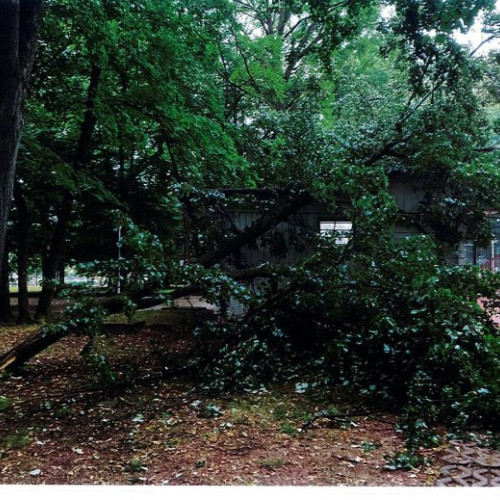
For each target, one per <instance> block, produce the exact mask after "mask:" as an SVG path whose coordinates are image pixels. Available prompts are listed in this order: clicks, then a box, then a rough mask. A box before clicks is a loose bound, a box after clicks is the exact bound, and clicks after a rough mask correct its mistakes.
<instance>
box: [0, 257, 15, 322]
mask: <svg viewBox="0 0 500 500" xmlns="http://www.w3.org/2000/svg"><path fill="white" fill-rule="evenodd" d="M2 259H3V262H2V266H1V268H0V323H12V319H13V316H12V310H11V307H10V283H9V271H10V269H9V254H8V252H7V248H6V249H5V252H4V254H3V258H2Z"/></svg>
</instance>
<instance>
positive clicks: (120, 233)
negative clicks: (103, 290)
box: [116, 226, 122, 295]
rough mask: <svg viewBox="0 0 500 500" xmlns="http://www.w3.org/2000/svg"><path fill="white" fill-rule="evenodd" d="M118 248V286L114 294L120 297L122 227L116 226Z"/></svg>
mask: <svg viewBox="0 0 500 500" xmlns="http://www.w3.org/2000/svg"><path fill="white" fill-rule="evenodd" d="M116 246H117V247H118V286H117V287H116V293H117V294H118V295H120V292H121V281H122V276H121V258H122V227H121V226H118V242H117V244H116Z"/></svg>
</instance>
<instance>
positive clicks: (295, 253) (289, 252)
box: [233, 178, 421, 267]
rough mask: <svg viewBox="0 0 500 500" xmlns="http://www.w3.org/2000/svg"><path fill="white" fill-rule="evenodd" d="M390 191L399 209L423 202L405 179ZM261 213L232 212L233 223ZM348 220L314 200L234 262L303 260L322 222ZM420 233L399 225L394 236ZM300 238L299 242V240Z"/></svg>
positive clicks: (251, 219)
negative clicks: (310, 240) (304, 241)
mask: <svg viewBox="0 0 500 500" xmlns="http://www.w3.org/2000/svg"><path fill="white" fill-rule="evenodd" d="M391 192H392V194H393V196H394V199H395V200H396V203H397V205H398V208H400V209H402V210H405V211H407V212H411V211H414V210H415V209H416V207H417V205H418V203H419V202H420V199H421V196H420V197H419V191H418V188H417V186H415V185H414V183H410V182H407V181H405V180H404V178H402V179H401V180H397V181H396V182H395V183H394V184H393V185H392V187H391ZM259 217H260V214H259V213H258V212H257V211H255V210H252V209H247V210H245V211H238V212H237V213H234V214H233V222H234V224H235V225H236V227H237V228H238V229H239V230H244V229H245V228H246V227H249V226H251V225H252V224H253V223H254V222H255V221H256V220H257V219H258V218H259ZM327 220H346V219H345V215H342V212H341V211H338V212H336V213H332V212H330V211H328V210H327V207H326V206H325V205H324V204H322V203H319V202H313V203H311V204H309V205H307V206H306V207H303V208H302V209H301V210H299V211H298V212H297V213H296V214H294V215H293V216H292V217H291V218H290V219H289V220H288V221H287V222H282V223H280V224H279V225H278V226H277V227H276V228H275V229H273V230H272V231H269V233H268V234H267V235H266V237H264V238H261V239H260V240H259V246H257V245H246V246H245V247H243V248H242V249H241V250H240V251H239V254H238V255H237V256H236V258H235V261H234V262H233V263H234V264H235V265H237V266H238V267H254V266H256V265H259V264H262V263H271V264H289V265H291V264H295V263H297V262H298V261H300V260H301V259H304V258H307V257H309V256H311V255H312V254H313V252H314V249H313V246H312V245H307V244H306V245H304V243H303V237H304V236H305V237H306V239H307V234H309V236H310V237H311V236H313V235H314V236H317V235H318V234H319V227H320V221H327ZM415 234H418V231H417V230H416V229H414V228H410V227H406V226H404V225H398V226H396V227H395V228H394V238H395V239H404V238H406V237H407V236H410V235H415ZM267 236H272V239H273V240H275V241H279V240H281V242H282V243H281V245H280V244H278V245H273V244H271V243H270V241H269V239H270V238H268V237H267ZM296 240H299V241H296Z"/></svg>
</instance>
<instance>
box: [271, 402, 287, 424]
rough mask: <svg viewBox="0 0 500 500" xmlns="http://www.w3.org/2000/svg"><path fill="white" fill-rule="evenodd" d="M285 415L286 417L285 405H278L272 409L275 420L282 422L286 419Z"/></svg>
mask: <svg viewBox="0 0 500 500" xmlns="http://www.w3.org/2000/svg"><path fill="white" fill-rule="evenodd" d="M287 415H288V410H287V409H286V407H285V405H283V404H278V405H276V406H275V407H274V409H273V416H274V418H275V419H276V420H283V419H285V418H286V416H287Z"/></svg>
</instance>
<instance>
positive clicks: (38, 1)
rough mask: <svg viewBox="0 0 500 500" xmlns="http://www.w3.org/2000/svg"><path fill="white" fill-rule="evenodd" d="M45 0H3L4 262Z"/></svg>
mask: <svg viewBox="0 0 500 500" xmlns="http://www.w3.org/2000/svg"><path fill="white" fill-rule="evenodd" d="M42 6H43V0H0V65H1V66H0V73H1V75H2V77H1V78H0V263H2V262H4V260H3V254H4V249H5V238H6V233H7V221H8V217H9V210H10V203H11V198H12V191H13V186H14V176H15V170H16V160H17V152H18V150H19V143H20V138H21V135H20V132H21V126H22V110H23V104H24V100H25V96H26V89H27V86H28V82H29V79H30V76H31V67H32V64H33V56H34V51H35V42H36V35H37V31H38V27H39V24H40V20H41V17H42Z"/></svg>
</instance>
